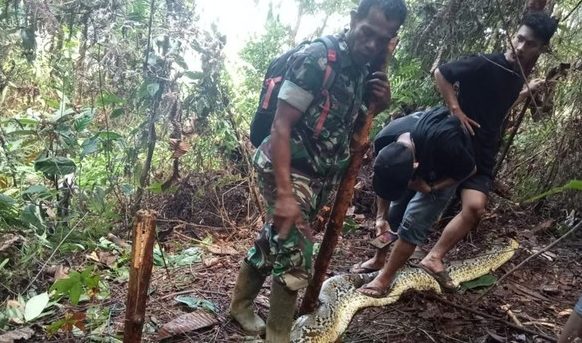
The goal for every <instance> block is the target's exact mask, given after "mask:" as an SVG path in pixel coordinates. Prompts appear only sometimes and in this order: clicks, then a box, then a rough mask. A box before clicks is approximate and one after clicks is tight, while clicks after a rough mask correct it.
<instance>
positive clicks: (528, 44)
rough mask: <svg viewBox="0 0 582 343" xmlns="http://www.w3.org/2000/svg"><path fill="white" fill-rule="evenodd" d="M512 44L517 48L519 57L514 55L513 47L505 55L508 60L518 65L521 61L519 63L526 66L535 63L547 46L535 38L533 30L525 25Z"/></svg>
mask: <svg viewBox="0 0 582 343" xmlns="http://www.w3.org/2000/svg"><path fill="white" fill-rule="evenodd" d="M511 42H512V44H513V46H514V47H515V53H516V54H517V56H516V55H515V54H514V53H513V51H512V49H511V47H509V49H508V50H507V53H506V55H505V56H506V57H507V60H508V61H509V62H510V63H516V61H517V60H518V59H519V62H520V63H521V64H522V65H525V66H530V65H532V64H533V63H535V61H536V60H537V58H538V57H539V55H540V54H541V53H542V52H543V50H544V48H545V44H544V43H543V42H542V41H541V40H539V39H537V38H536V37H535V35H534V32H533V30H532V29H530V28H529V27H527V26H525V25H522V26H521V27H520V28H519V30H518V31H517V33H516V34H515V36H514V37H513V40H512V41H511Z"/></svg>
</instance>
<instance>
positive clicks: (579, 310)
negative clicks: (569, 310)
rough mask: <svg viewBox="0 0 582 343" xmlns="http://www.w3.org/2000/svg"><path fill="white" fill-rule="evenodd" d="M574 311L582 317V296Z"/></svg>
mask: <svg viewBox="0 0 582 343" xmlns="http://www.w3.org/2000/svg"><path fill="white" fill-rule="evenodd" d="M574 311H575V312H576V313H578V314H579V315H580V316H581V317H582V296H580V299H578V302H577V303H576V306H574Z"/></svg>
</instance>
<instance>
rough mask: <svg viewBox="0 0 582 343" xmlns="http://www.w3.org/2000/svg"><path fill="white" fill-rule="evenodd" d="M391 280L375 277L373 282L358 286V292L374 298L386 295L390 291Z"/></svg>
mask: <svg viewBox="0 0 582 343" xmlns="http://www.w3.org/2000/svg"><path fill="white" fill-rule="evenodd" d="M390 283H391V282H390V280H388V281H386V280H382V279H379V278H375V279H374V280H372V281H371V282H369V283H367V284H365V285H363V286H362V287H360V288H358V292H360V293H362V294H364V295H367V296H369V297H373V298H382V297H385V296H386V294H388V292H390Z"/></svg>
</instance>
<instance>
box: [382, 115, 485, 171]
mask: <svg viewBox="0 0 582 343" xmlns="http://www.w3.org/2000/svg"><path fill="white" fill-rule="evenodd" d="M405 132H410V133H411V136H412V140H413V141H414V145H415V150H416V160H417V161H418V163H419V167H418V170H417V171H416V175H419V176H421V177H422V178H423V179H425V180H426V181H428V182H433V181H436V180H440V179H443V178H448V177H450V178H453V179H455V180H458V181H460V180H462V179H464V178H466V177H467V176H468V175H469V174H470V173H471V172H472V171H473V168H475V161H474V159H473V150H472V144H471V140H470V138H469V137H468V135H467V134H466V133H465V132H464V131H463V129H462V128H461V123H460V122H459V120H458V119H457V118H456V117H453V116H451V115H450V114H449V111H448V109H446V108H443V107H438V108H434V109H431V110H428V111H426V112H424V113H423V112H417V113H413V114H411V115H408V116H406V117H403V118H398V119H396V120H393V121H391V122H390V123H389V124H388V125H387V126H386V127H384V128H383V129H382V130H381V131H380V132H379V133H378V135H377V136H376V138H375V140H374V150H375V151H376V153H378V151H380V150H381V149H382V148H383V147H385V146H386V145H388V144H390V143H392V142H395V141H396V140H397V139H398V137H399V136H400V135H401V134H403V133H405Z"/></svg>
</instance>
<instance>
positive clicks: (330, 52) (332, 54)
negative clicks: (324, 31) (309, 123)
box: [313, 48, 337, 138]
mask: <svg viewBox="0 0 582 343" xmlns="http://www.w3.org/2000/svg"><path fill="white" fill-rule="evenodd" d="M336 61H337V54H336V51H335V49H332V48H328V49H327V66H326V67H325V71H324V73H323V83H322V88H323V89H322V91H321V95H322V96H323V97H324V99H325V102H324V103H323V108H322V109H321V113H320V114H319V118H318V119H317V124H316V125H315V130H314V131H313V137H314V138H317V137H319V134H320V133H321V130H323V124H324V123H325V120H326V119H327V116H328V115H329V111H330V109H331V98H330V96H329V88H330V87H331V83H332V82H333V78H332V77H331V76H332V75H333V72H334V70H333V64H334V63H335V62H336ZM330 81H331V82H330Z"/></svg>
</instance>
